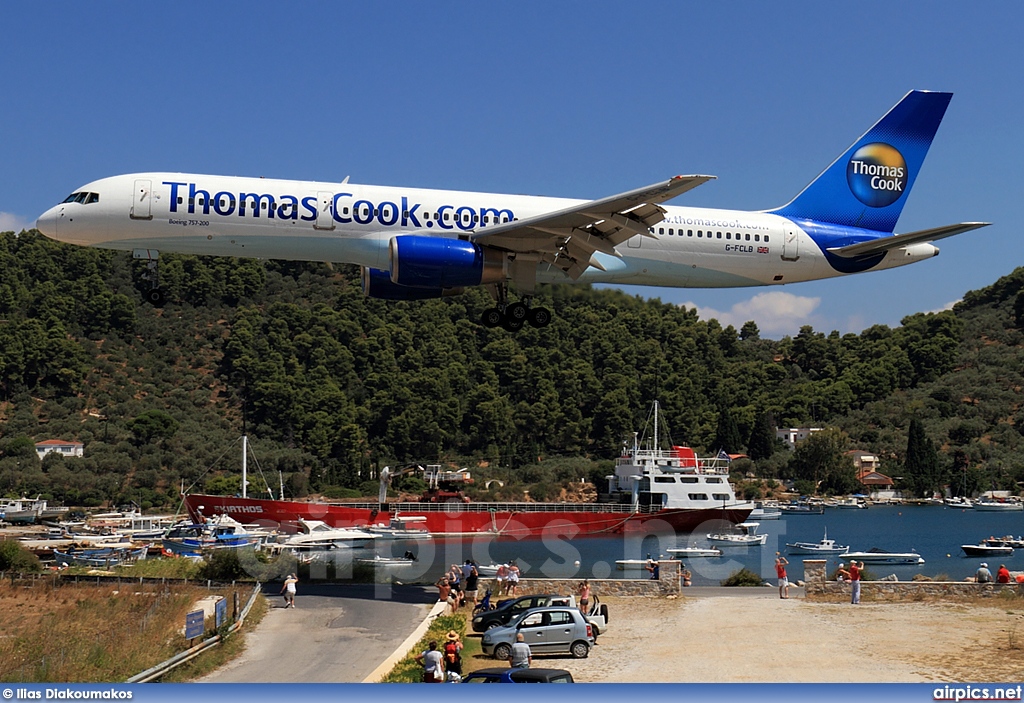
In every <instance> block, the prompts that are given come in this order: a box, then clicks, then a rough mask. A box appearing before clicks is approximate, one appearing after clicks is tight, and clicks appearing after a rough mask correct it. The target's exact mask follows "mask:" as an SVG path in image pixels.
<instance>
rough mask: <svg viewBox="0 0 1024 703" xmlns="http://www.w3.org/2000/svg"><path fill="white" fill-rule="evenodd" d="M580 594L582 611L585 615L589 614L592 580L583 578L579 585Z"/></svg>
mask: <svg viewBox="0 0 1024 703" xmlns="http://www.w3.org/2000/svg"><path fill="white" fill-rule="evenodd" d="M579 594H580V612H581V613H583V614H584V615H586V614H587V609H588V608H589V607H590V581H588V580H587V579H583V580H582V581H580V585H579Z"/></svg>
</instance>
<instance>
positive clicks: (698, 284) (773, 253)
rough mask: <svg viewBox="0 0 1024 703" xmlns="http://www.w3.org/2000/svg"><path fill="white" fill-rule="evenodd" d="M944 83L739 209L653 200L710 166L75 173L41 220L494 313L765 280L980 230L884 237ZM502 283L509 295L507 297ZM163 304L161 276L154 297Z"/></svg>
mask: <svg viewBox="0 0 1024 703" xmlns="http://www.w3.org/2000/svg"><path fill="white" fill-rule="evenodd" d="M951 98H952V93H943V92H930V91H917V90H915V91H911V92H909V93H907V94H906V95H905V96H904V97H903V98H902V99H901V100H900V101H899V103H897V104H896V105H895V106H894V107H893V108H892V109H890V110H889V111H888V112H887V113H886V114H885V115H884V116H883V117H882V118H881V119H880V120H879V121H878V122H877V123H876V124H875V125H874V126H873V127H871V129H869V130H868V131H867V132H866V133H865V134H864V135H863V136H862V137H861V138H860V139H858V140H857V141H856V142H854V143H853V145H852V146H850V147H849V148H848V149H847V150H846V151H844V152H843V153H842V154H841V155H840V156H839V158H837V159H836V160H835V161H834V162H832V164H831V165H829V166H828V167H827V168H826V169H825V170H824V171H823V172H822V173H821V174H820V175H819V176H818V177H817V178H816V179H815V180H813V181H812V182H811V183H810V185H808V186H807V187H806V188H804V189H803V190H802V191H801V192H800V193H799V194H798V195H797V196H796V197H795V198H794V199H793V200H792V201H790V202H789V203H787V204H786V205H783V206H781V207H778V208H775V209H772V210H765V211H758V212H747V211H738V210H722V209H708V208H693V207H677V206H668V205H663V203H664V202H665V201H668V200H670V199H672V198H675V197H676V196H679V195H682V194H683V193H686V192H687V191H689V190H691V189H693V188H695V187H697V186H699V185H701V184H703V183H706V182H707V181H709V180H712V179H714V178H715V177H714V176H707V175H688V176H674V177H672V178H669V179H668V180H665V181H661V182H659V183H654V184H652V185H649V186H646V187H643V188H637V189H635V190H630V191H627V192H625V193H620V194H618V195H613V196H610V197H606V198H601V199H599V200H574V199H568V198H552V197H539V196H525V195H500V194H491V193H475V192H459V191H447V190H428V189H420V188H401V187H398V188H395V187H384V186H373V185H356V184H353V183H349V180H348V178H347V177H346V178H345V180H343V181H342V182H341V183H324V182H314V181H291V180H274V179H264V178H243V177H230V176H210V175H196V174H182V173H135V174H128V175H121V176H113V177H110V178H103V179H101V180H98V181H94V182H92V183H89V184H87V185H84V186H82V187H81V188H79V189H78V190H76V191H75V192H74V193H72V194H71V195H69V196H68V197H67V198H66V199H65V200H64V201H63V202H62V203H60V204H59V205H57V206H55V207H53V208H51V209H49V210H47V211H46V212H45V213H43V214H42V215H41V216H40V217H39V219H38V220H37V222H36V229H38V230H39V231H40V232H42V233H43V234H44V235H46V236H47V237H50V238H52V239H56V240H59V241H62V242H69V243H71V244H77V245H81V246H90V247H102V248H107V249H119V250H126V251H131V252H133V256H134V257H135V258H137V259H146V260H147V261H149V262H150V266H151V267H155V265H156V262H157V260H158V257H159V253H160V252H177V253H184V254H199V255H212V256H240V257H256V258H266V259H287V260H299V261H331V262H343V263H350V264H358V265H359V266H361V267H362V286H363V291H364V293H365V294H366V295H368V296H370V297H374V298H384V299H391V300H419V299H428V298H440V297H442V296H448V295H454V294H458V293H461V292H463V291H464V289H465V288H467V287H470V286H484V287H485V288H486V289H487V290H488V291H489V292H490V294H491V296H492V298H493V299H494V301H495V304H494V306H493V307H490V308H488V309H486V310H485V311H484V312H483V315H482V319H481V322H482V323H483V324H484V325H486V326H488V327H498V326H501V327H504V328H505V329H507V330H509V331H515V330H518V329H520V328H521V327H522V326H523V324H524V323H529V324H530V325H532V326H534V327H544V326H546V325H548V324H549V323H550V321H551V311H549V310H547V309H546V308H543V307H534V306H532V305H531V302H532V300H533V298H534V296H535V292H536V287H537V284H538V283H555V282H571V281H579V282H595V283H596V282H601V283H613V284H615V283H618V284H630V285H648V286H666V287H680V288H733V287H746V286H770V285H784V284H789V283H797V282H801V281H811V280H818V279H824V278H832V277H837V276H843V275H850V274H855V273H862V272H865V271H878V270H883V269H890V268H895V267H897V266H905V265H907V264H912V263H915V262H917V261H921V260H924V259H930V258H931V257H933V256H936V255H937V254H938V253H939V249H938V248H937V247H936V246H935V245H934V244H933V243H932V242H934V241H936V240H939V239H943V238H945V237H951V236H953V235H956V234H961V233H963V232H968V231H970V230H974V229H978V228H980V227H985V226H986V225H988V224H989V223H987V222H962V223H958V224H952V225H945V226H942V227H935V228H932V229H926V230H920V231H915V232H907V233H903V234H893V232H894V229H895V226H896V221H897V219H898V218H899V216H900V213H901V211H902V210H903V206H904V203H905V202H906V200H907V196H908V195H909V193H910V189H911V187H912V186H913V185H914V181H915V179H916V178H917V174H918V172H919V171H920V168H921V165H922V163H923V161H924V158H925V155H926V154H927V152H928V148H929V146H930V145H931V142H932V139H933V138H934V136H935V132H936V130H937V129H938V127H939V123H940V122H941V121H942V117H943V115H944V114H945V111H946V108H947V106H948V105H949V101H950V99H951ZM510 285H511V286H512V288H513V289H514V290H515V291H516V292H517V293H518V296H519V300H518V301H516V302H512V301H511V299H510ZM147 298H148V299H149V301H150V302H152V303H154V304H157V305H160V304H163V302H164V298H165V294H164V292H163V291H162V290H161V289H160V288H159V286H158V279H157V280H156V281H154V287H153V289H152V290H151V291H149V293H148V294H147Z"/></svg>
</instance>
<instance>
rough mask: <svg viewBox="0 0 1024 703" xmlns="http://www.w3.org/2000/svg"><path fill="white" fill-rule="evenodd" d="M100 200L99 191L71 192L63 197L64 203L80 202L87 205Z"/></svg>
mask: <svg viewBox="0 0 1024 703" xmlns="http://www.w3.org/2000/svg"><path fill="white" fill-rule="evenodd" d="M99 201H100V194H99V193H86V192H82V193H72V194H71V195H69V196H68V197H66V198H64V202H65V203H82V204H83V205H89V204H91V203H98V202H99Z"/></svg>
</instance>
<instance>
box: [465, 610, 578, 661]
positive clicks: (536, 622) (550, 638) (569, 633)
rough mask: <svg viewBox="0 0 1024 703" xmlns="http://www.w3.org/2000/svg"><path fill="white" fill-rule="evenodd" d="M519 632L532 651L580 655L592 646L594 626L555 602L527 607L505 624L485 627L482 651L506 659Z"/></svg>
mask: <svg viewBox="0 0 1024 703" xmlns="http://www.w3.org/2000/svg"><path fill="white" fill-rule="evenodd" d="M563 597H564V596H563ZM520 633H522V635H523V639H524V641H525V642H526V644H528V645H530V651H531V652H532V653H533V654H534V655H537V654H563V653H568V654H571V655H572V656H573V657H575V658H577V659H582V658H584V657H586V656H588V655H589V654H590V648H591V647H593V646H594V628H593V627H592V626H591V624H590V623H589V622H587V620H586V618H584V617H583V614H582V613H581V612H580V611H579V609H578V608H573V607H565V606H556V607H550V608H534V609H532V610H527V611H525V612H523V613H520V614H519V615H517V616H515V617H514V618H513V619H512V620H511V621H510V622H509V624H508V625H506V626H504V627H493V628H491V629H490V630H487V631H486V632H485V633H484V636H483V639H481V640H480V645H481V648H482V649H483V653H484V655H485V656H492V657H494V658H495V659H508V657H509V655H510V654H511V653H512V643H513V642H515V641H516V635H518V634H520Z"/></svg>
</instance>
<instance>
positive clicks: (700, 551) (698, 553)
mask: <svg viewBox="0 0 1024 703" xmlns="http://www.w3.org/2000/svg"><path fill="white" fill-rule="evenodd" d="M665 551H666V552H668V553H669V554H671V555H672V556H674V557H677V558H681V557H688V558H693V557H720V556H722V550H721V549H716V548H714V547H696V546H692V547H672V548H670V549H666V550H665Z"/></svg>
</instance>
